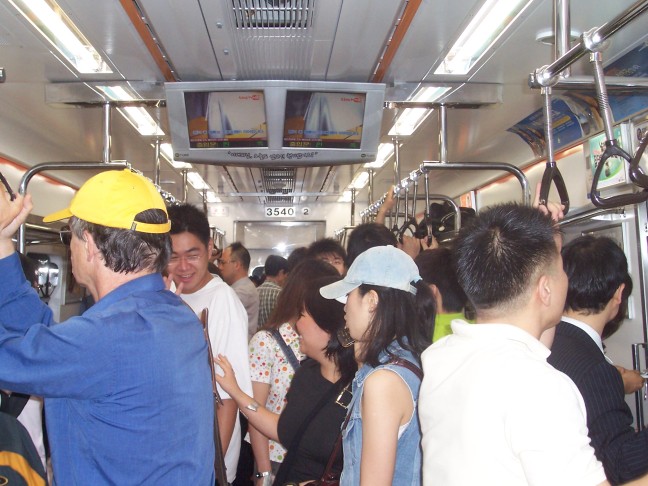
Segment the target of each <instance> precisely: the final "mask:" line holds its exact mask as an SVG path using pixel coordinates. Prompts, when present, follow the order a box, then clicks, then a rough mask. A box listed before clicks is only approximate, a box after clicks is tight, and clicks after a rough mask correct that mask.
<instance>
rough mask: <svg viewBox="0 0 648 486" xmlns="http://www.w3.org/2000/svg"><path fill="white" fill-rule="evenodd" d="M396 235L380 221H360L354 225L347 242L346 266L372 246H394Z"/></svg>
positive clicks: (349, 265) (348, 266)
mask: <svg viewBox="0 0 648 486" xmlns="http://www.w3.org/2000/svg"><path fill="white" fill-rule="evenodd" d="M396 243H397V241H396V235H395V234H394V233H392V232H391V231H389V229H388V228H387V226H385V225H383V224H380V223H362V224H359V225H358V226H356V227H355V228H354V229H353V230H352V231H351V234H350V235H349V240H348V242H347V261H346V264H347V268H350V267H351V264H352V263H353V261H354V260H355V259H356V258H358V255H360V253H362V252H364V251H366V250H368V249H369V248H373V247H374V246H396Z"/></svg>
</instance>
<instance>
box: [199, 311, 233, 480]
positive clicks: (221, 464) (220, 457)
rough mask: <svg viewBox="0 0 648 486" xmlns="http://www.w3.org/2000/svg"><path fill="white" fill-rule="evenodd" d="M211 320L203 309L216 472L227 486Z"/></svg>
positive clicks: (221, 401)
mask: <svg viewBox="0 0 648 486" xmlns="http://www.w3.org/2000/svg"><path fill="white" fill-rule="evenodd" d="M208 318H209V311H208V310H207V308H205V309H203V310H202V312H201V314H200V322H201V323H202V327H203V334H204V336H205V340H206V341H207V354H208V355H209V369H210V370H211V378H212V394H213V396H214V447H215V449H216V455H215V456H214V471H215V472H216V479H217V480H218V484H219V485H220V486H225V485H227V484H228V483H227V468H226V466H225V451H224V450H223V443H222V442H221V438H220V429H219V427H218V405H222V404H223V400H222V399H221V397H220V394H219V393H218V389H217V388H216V369H215V367H214V354H213V353H212V347H211V341H210V340H209V330H208V329H207V322H208Z"/></svg>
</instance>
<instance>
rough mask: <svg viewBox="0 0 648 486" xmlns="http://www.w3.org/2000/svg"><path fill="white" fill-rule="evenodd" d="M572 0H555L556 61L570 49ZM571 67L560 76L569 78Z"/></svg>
mask: <svg viewBox="0 0 648 486" xmlns="http://www.w3.org/2000/svg"><path fill="white" fill-rule="evenodd" d="M569 3H570V0H554V7H553V8H554V35H555V42H554V61H555V60H556V59H560V58H561V57H562V56H563V55H564V54H565V53H566V52H567V51H569V49H570V48H571V46H570V43H571V42H570V37H571V16H570V10H569ZM570 75H571V67H567V69H565V70H564V71H562V72H561V73H560V77H562V78H568V77H569V76H570Z"/></svg>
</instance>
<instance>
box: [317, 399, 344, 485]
mask: <svg viewBox="0 0 648 486" xmlns="http://www.w3.org/2000/svg"><path fill="white" fill-rule="evenodd" d="M350 418H351V410H348V411H347V414H346V418H345V419H344V423H343V424H342V428H341V429H340V433H339V434H338V436H337V439H336V440H335V445H334V446H333V450H332V451H331V455H330V456H329V460H328V462H327V463H326V468H325V469H324V472H323V473H322V480H325V479H329V478H330V477H331V476H333V472H332V471H333V464H335V460H336V459H337V456H338V454H339V453H340V447H342V434H343V433H344V429H346V426H347V424H348V423H349V419H350Z"/></svg>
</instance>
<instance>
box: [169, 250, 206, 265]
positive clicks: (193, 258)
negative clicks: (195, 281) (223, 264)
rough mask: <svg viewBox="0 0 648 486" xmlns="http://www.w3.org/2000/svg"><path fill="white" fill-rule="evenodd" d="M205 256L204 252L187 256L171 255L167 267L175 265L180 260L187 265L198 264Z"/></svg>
mask: <svg viewBox="0 0 648 486" xmlns="http://www.w3.org/2000/svg"><path fill="white" fill-rule="evenodd" d="M205 255H206V253H205V252H200V253H191V254H189V255H171V258H170V259H169V265H177V264H178V263H180V261H181V260H184V261H185V262H188V263H198V262H199V261H200V260H202V259H203V257H204V256H205Z"/></svg>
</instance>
